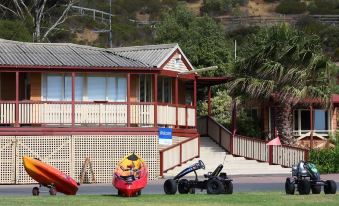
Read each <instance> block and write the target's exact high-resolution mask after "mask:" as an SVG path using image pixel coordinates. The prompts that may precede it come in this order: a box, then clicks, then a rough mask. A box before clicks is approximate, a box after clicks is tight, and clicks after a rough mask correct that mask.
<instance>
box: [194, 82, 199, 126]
mask: <svg viewBox="0 0 339 206" xmlns="http://www.w3.org/2000/svg"><path fill="white" fill-rule="evenodd" d="M193 93H194V94H193V107H194V108H195V112H194V127H196V126H197V122H198V116H197V110H196V107H197V80H196V79H194V82H193Z"/></svg>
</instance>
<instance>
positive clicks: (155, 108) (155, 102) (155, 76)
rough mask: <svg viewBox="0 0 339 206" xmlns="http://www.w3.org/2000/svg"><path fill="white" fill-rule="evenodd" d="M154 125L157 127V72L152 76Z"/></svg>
mask: <svg viewBox="0 0 339 206" xmlns="http://www.w3.org/2000/svg"><path fill="white" fill-rule="evenodd" d="M153 82H154V83H153V85H154V88H153V92H154V94H153V98H154V99H153V103H154V127H158V74H154V76H153Z"/></svg>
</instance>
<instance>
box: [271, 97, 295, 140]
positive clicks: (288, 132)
mask: <svg viewBox="0 0 339 206" xmlns="http://www.w3.org/2000/svg"><path fill="white" fill-rule="evenodd" d="M275 125H276V128H277V130H278V135H279V137H280V139H281V140H282V142H283V143H284V144H293V143H294V138H293V113H292V105H291V104H288V103H280V104H279V105H277V106H276V107H275Z"/></svg>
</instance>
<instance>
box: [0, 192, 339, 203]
mask: <svg viewBox="0 0 339 206" xmlns="http://www.w3.org/2000/svg"><path fill="white" fill-rule="evenodd" d="M0 205H6V206H15V205H28V206H29V205H32V206H39V205H43V206H53V205H61V206H67V205H72V206H77V205H79V206H87V205H100V206H105V205H114V206H124V205H126V206H127V205H128V206H132V205H138V206H139V205H140V206H147V205H159V206H166V205H171V206H172V205H173V206H186V205H190V206H199V205H208V206H214V205H215V206H216V205H223V206H225V205H231V206H233V205H234V206H237V205H241V206H246V205H267V206H271V205H274V206H279V205H281V206H286V205H289V206H293V205H301V206H307V205H316V206H325V205H336V206H337V205H339V195H324V194H321V195H308V196H299V195H294V196H291V195H285V194H284V193H278V192H269V193H263V192H262V193H236V194H233V195H215V196H213V195H203V194H200V195H198V194H197V195H142V196H140V197H134V198H122V197H117V196H110V195H79V196H64V195H57V196H48V195H43V196H39V197H32V196H1V200H0Z"/></svg>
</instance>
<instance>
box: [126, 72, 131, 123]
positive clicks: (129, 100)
mask: <svg viewBox="0 0 339 206" xmlns="http://www.w3.org/2000/svg"><path fill="white" fill-rule="evenodd" d="M130 96H131V74H130V73H128V74H127V127H130V126H131V97H130Z"/></svg>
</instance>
